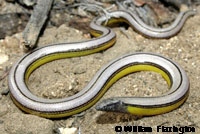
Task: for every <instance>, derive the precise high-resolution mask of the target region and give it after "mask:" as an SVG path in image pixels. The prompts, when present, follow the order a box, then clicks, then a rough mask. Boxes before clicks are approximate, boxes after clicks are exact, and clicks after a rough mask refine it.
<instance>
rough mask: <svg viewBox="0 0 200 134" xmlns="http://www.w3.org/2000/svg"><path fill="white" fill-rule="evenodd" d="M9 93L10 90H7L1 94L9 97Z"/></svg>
mask: <svg viewBox="0 0 200 134" xmlns="http://www.w3.org/2000/svg"><path fill="white" fill-rule="evenodd" d="M8 93H9V89H8V88H7V89H5V90H3V91H2V92H1V95H8Z"/></svg>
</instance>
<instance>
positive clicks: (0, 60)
mask: <svg viewBox="0 0 200 134" xmlns="http://www.w3.org/2000/svg"><path fill="white" fill-rule="evenodd" d="M6 61H8V55H5V54H0V64H3V63H5V62H6Z"/></svg>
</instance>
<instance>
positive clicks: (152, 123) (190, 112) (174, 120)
mask: <svg viewBox="0 0 200 134" xmlns="http://www.w3.org/2000/svg"><path fill="white" fill-rule="evenodd" d="M197 9H198V12H200V7H198V8H197ZM199 20H200V14H197V15H196V16H194V17H191V18H189V19H188V21H187V22H186V24H185V25H184V27H183V29H182V30H181V32H180V33H179V34H178V35H177V36H175V37H172V38H170V39H147V38H145V37H143V36H141V35H140V34H138V33H136V32H135V31H134V30H133V29H132V28H129V29H128V30H126V31H125V33H122V32H121V31H120V29H119V28H114V31H115V32H116V34H117V42H116V44H115V45H114V46H113V47H112V48H109V49H108V50H106V51H104V52H101V53H96V54H92V55H88V56H84V57H77V58H71V59H62V60H57V61H53V62H51V63H47V64H45V65H43V66H41V67H40V68H38V69H37V70H36V71H34V72H33V74H32V75H31V77H30V79H29V88H30V90H31V91H32V92H33V93H34V94H36V95H38V96H41V97H46V98H62V97H66V96H70V95H73V94H74V93H77V92H78V91H80V90H81V89H82V88H83V87H84V86H86V85H87V83H88V82H89V81H90V80H91V79H92V77H93V75H94V74H95V73H96V72H97V71H98V70H99V69H100V68H101V67H102V66H103V65H104V64H106V63H108V62H109V61H110V60H112V59H114V58H117V57H119V56H120V55H123V54H127V53H130V52H131V53H133V52H153V53H159V54H161V55H163V56H166V57H168V58H170V59H172V60H174V61H176V62H177V63H179V64H180V65H181V66H182V67H183V68H184V70H185V71H186V72H187V75H188V77H189V79H190V84H191V85H190V95H189V98H188V99H187V101H186V102H185V103H184V105H183V106H181V107H180V108H178V109H176V110H174V111H172V112H169V113H166V114H162V115H157V116H152V117H142V118H136V117H135V116H133V115H128V114H120V113H112V112H109V113H106V112H99V111H96V110H95V106H93V107H92V108H90V109H88V110H86V111H85V112H83V113H81V115H78V116H72V117H68V118H63V119H57V120H50V119H44V118H41V117H37V116H34V115H30V114H26V113H24V112H22V111H21V110H19V109H18V108H17V107H16V106H15V105H14V104H13V102H12V100H11V99H10V96H9V94H8V95H7V94H6V92H7V90H8V83H7V80H8V77H5V78H4V79H3V80H1V81H0V92H1V93H4V94H5V95H0V133H1V134H50V133H53V130H56V129H57V128H60V127H80V128H81V134H94V133H95V134H102V133H103V134H114V133H115V130H114V128H115V126H117V125H122V126H124V125H134V126H145V127H152V128H153V133H156V127H157V126H159V125H164V126H177V127H180V126H192V127H195V129H196V133H198V132H200V117H199V114H200V104H199V102H200V97H199V94H200V90H199V88H200V82H199V81H200V49H199V45H200V21H199ZM125 34H126V35H127V36H128V37H129V39H128V38H127V36H126V35H125ZM20 36H21V33H19V34H16V35H14V36H12V37H7V38H6V39H5V40H1V41H0V54H2V55H8V56H9V60H8V61H7V62H5V63H3V64H0V76H3V75H4V74H5V72H6V71H7V70H8V69H9V68H10V67H11V66H12V65H13V64H14V63H15V62H16V61H17V60H18V59H19V58H20V57H21V56H22V55H24V52H23V49H22V47H21V46H20V45H19V44H20V43H19V40H18V38H19V37H20ZM87 39H89V37H88V36H87V35H85V36H83V34H82V32H80V31H78V30H75V29H72V28H69V27H67V26H66V25H62V26H60V27H59V28H49V29H46V30H45V32H44V34H43V36H42V37H41V38H40V40H39V43H38V44H39V46H43V45H44V44H50V43H59V42H72V41H77V40H80V41H81V40H87ZM167 91H168V86H167V83H166V82H165V80H164V79H163V78H162V77H161V76H160V75H159V74H157V73H153V72H138V73H134V74H130V75H128V76H126V77H124V78H122V79H120V80H119V81H118V82H116V83H115V84H114V85H113V86H112V87H111V88H110V89H109V90H108V91H107V92H106V94H105V95H104V96H103V98H102V99H101V100H100V101H102V100H103V99H105V98H109V97H114V96H157V95H161V94H163V93H165V92H167Z"/></svg>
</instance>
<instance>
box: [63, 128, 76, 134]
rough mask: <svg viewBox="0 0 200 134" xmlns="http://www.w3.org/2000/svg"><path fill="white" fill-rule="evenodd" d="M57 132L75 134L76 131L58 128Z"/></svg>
mask: <svg viewBox="0 0 200 134" xmlns="http://www.w3.org/2000/svg"><path fill="white" fill-rule="evenodd" d="M59 131H60V133H61V134H75V133H76V131H77V128H75V127H72V128H59Z"/></svg>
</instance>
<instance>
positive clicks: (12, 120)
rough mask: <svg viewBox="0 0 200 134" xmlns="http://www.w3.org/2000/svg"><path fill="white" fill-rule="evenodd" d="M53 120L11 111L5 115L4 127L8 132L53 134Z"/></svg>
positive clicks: (11, 133) (16, 133)
mask: <svg viewBox="0 0 200 134" xmlns="http://www.w3.org/2000/svg"><path fill="white" fill-rule="evenodd" d="M53 125H54V123H53V121H51V120H48V119H44V118H41V117H38V116H35V115H30V114H22V113H12V114H9V115H7V120H6V121H5V123H4V128H5V130H6V131H7V132H8V133H9V134H53Z"/></svg>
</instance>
